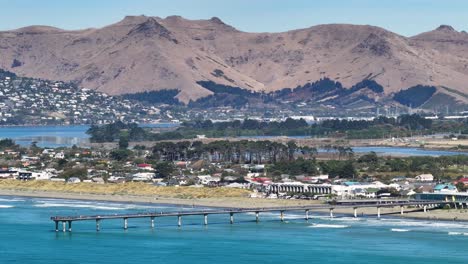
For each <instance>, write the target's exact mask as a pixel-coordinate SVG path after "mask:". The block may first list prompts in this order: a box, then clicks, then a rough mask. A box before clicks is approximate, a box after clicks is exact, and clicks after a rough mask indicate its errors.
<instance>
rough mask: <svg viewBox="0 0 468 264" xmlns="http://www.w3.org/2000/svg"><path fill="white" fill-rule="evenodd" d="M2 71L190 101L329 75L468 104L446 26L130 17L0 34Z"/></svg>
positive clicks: (456, 36)
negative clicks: (396, 29)
mask: <svg viewBox="0 0 468 264" xmlns="http://www.w3.org/2000/svg"><path fill="white" fill-rule="evenodd" d="M0 68H3V69H5V70H9V71H12V72H15V73H17V74H20V75H23V76H29V77H38V78H47V79H53V80H64V81H76V82H78V83H79V84H80V85H81V86H82V87H86V88H94V89H98V90H100V91H104V92H107V93H110V94H124V93H135V92H140V91H146V90H161V89H179V90H180V91H181V92H180V94H179V95H178V97H179V98H180V99H181V100H182V101H185V102H187V101H189V100H190V99H192V100H194V99H197V98H200V97H203V96H206V95H209V94H210V93H211V92H210V91H209V90H207V89H205V88H203V87H201V86H199V85H198V84H197V83H196V82H197V81H204V80H211V81H213V82H215V83H219V84H224V85H229V86H236V87H241V88H244V89H250V90H256V91H260V90H265V91H273V90H277V89H281V88H286V87H291V88H294V87H296V86H299V85H304V84H305V83H308V82H313V81H316V80H318V79H320V78H323V77H328V78H331V79H332V80H336V81H339V82H341V83H342V84H343V85H344V86H346V87H351V86H352V85H354V84H356V83H358V82H360V81H362V80H363V79H373V80H375V81H376V82H378V83H379V84H381V85H382V86H383V87H384V93H385V94H386V95H390V94H392V93H394V92H398V91H399V90H401V89H406V88H409V87H412V86H415V85H419V84H420V85H429V86H440V87H441V86H444V87H448V88H450V91H453V90H455V91H457V93H453V92H452V95H454V97H457V100H462V101H463V100H465V99H464V98H465V97H464V96H460V95H459V94H458V93H461V94H468V85H467V83H468V34H467V33H466V32H457V31H455V30H454V29H453V28H451V27H450V26H441V27H439V28H438V29H436V30H434V31H430V32H426V33H422V34H420V35H417V36H414V37H411V38H407V37H403V36H400V35H398V34H395V33H392V32H390V31H387V30H385V29H382V28H378V27H373V26H367V25H344V24H330V25H319V26H314V27H310V28H306V29H299V30H293V31H288V32H282V33H246V32H241V31H238V30H236V29H235V28H233V27H231V26H229V25H226V24H224V23H223V22H222V21H221V20H220V19H218V18H212V19H209V20H187V19H184V18H181V17H177V16H172V17H167V18H164V19H162V18H158V17H146V16H128V17H126V18H124V19H123V20H122V21H120V22H118V23H115V24H112V25H109V26H107V27H104V28H99V29H84V30H79V31H66V30H61V29H57V28H53V27H46V26H31V27H26V28H21V29H17V30H13V31H4V32H0ZM444 91H446V90H444ZM439 92H443V91H442V90H441V91H439ZM455 94H457V96H455Z"/></svg>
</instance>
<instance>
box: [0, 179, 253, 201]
mask: <svg viewBox="0 0 468 264" xmlns="http://www.w3.org/2000/svg"><path fill="white" fill-rule="evenodd" d="M0 189H8V190H18V191H46V192H63V193H81V194H102V195H137V196H157V197H164V198H179V199H193V198H225V197H248V195H249V193H250V192H249V191H248V190H242V189H235V188H206V187H202V188H194V187H175V186H174V187H173V186H171V187H160V186H154V185H150V184H146V183H137V182H129V183H120V184H95V183H73V184H71V183H63V182H51V181H26V182H25V181H17V180H1V181H0Z"/></svg>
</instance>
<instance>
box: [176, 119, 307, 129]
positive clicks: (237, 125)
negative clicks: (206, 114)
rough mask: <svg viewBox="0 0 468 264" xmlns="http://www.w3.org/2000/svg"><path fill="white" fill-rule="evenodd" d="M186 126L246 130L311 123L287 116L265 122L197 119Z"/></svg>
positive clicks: (280, 127)
mask: <svg viewBox="0 0 468 264" xmlns="http://www.w3.org/2000/svg"><path fill="white" fill-rule="evenodd" d="M182 126H184V127H189V128H195V129H216V130H220V129H244V130H277V129H280V130H281V129H298V128H305V127H308V126H309V125H308V124H307V122H306V121H305V120H304V119H299V120H295V119H292V118H287V119H286V120H285V121H282V122H276V121H274V122H265V121H259V120H254V119H245V120H244V121H240V120H234V121H228V122H216V123H214V122H212V121H211V120H197V121H193V122H185V123H183V124H182Z"/></svg>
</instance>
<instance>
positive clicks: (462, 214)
mask: <svg viewBox="0 0 468 264" xmlns="http://www.w3.org/2000/svg"><path fill="white" fill-rule="evenodd" d="M0 196H10V197H27V198H49V199H64V200H79V201H102V202H114V203H130V204H131V203H141V204H154V205H156V204H157V205H172V206H189V207H195V206H199V207H209V208H259V207H281V206H305V205H317V204H320V202H319V201H316V200H312V201H311V200H281V199H264V198H241V197H236V198H232V197H226V198H199V199H181V198H169V197H156V196H137V195H108V194H89V193H64V192H52V191H25V190H11V189H9V190H7V189H0ZM314 212H319V213H321V214H327V213H328V210H323V209H319V210H314ZM334 212H335V214H340V215H344V216H347V217H352V216H353V209H352V208H341V209H335V210H334ZM311 213H313V212H311ZM381 215H382V216H391V217H395V218H400V219H405V218H406V219H414V220H426V221H459V222H461V221H463V222H466V221H468V209H448V210H447V209H432V210H428V211H427V213H424V212H423V211H422V209H421V208H406V209H405V213H404V214H403V215H401V214H400V208H399V207H398V208H392V207H390V208H381ZM360 217H377V212H376V209H375V208H360V209H358V218H360Z"/></svg>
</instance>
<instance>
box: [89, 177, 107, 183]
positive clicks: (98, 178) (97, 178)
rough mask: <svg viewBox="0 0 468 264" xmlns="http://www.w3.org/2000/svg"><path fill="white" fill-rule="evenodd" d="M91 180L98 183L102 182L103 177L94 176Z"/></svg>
mask: <svg viewBox="0 0 468 264" xmlns="http://www.w3.org/2000/svg"><path fill="white" fill-rule="evenodd" d="M91 181H92V182H94V183H99V184H104V183H105V182H104V179H103V178H102V177H94V178H92V179H91Z"/></svg>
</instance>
